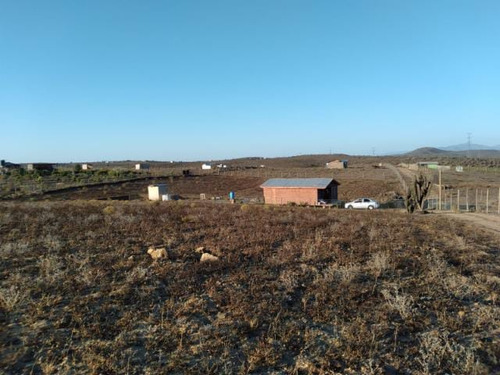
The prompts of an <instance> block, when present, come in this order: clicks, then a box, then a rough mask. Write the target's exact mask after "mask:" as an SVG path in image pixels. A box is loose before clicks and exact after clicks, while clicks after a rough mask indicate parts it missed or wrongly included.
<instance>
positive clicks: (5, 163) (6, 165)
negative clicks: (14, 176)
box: [0, 160, 21, 171]
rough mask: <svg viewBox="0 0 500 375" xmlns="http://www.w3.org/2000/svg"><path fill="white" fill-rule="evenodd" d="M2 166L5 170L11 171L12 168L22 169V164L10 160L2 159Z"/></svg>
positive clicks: (0, 164)
mask: <svg viewBox="0 0 500 375" xmlns="http://www.w3.org/2000/svg"><path fill="white" fill-rule="evenodd" d="M0 167H1V169H2V170H4V171H9V170H11V169H20V168H21V165H20V164H15V163H11V162H8V161H5V160H0Z"/></svg>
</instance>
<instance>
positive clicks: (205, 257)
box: [200, 253, 219, 262]
mask: <svg viewBox="0 0 500 375" xmlns="http://www.w3.org/2000/svg"><path fill="white" fill-rule="evenodd" d="M217 260H219V258H218V257H216V256H215V255H212V254H209V253H203V254H201V258H200V262H214V261H217Z"/></svg>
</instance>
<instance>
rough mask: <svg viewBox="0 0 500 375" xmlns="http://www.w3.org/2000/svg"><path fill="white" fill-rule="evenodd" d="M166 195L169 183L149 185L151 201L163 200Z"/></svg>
mask: <svg viewBox="0 0 500 375" xmlns="http://www.w3.org/2000/svg"><path fill="white" fill-rule="evenodd" d="M164 195H167V184H156V185H149V186H148V198H149V200H150V201H161V200H163V196H164Z"/></svg>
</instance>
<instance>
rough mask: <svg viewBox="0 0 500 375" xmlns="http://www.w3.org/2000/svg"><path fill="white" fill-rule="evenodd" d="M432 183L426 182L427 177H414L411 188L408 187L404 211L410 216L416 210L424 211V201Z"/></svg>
mask: <svg viewBox="0 0 500 375" xmlns="http://www.w3.org/2000/svg"><path fill="white" fill-rule="evenodd" d="M431 186H432V182H431V181H428V180H427V177H425V176H423V175H422V174H421V175H419V176H418V177H415V180H414V181H413V186H411V187H409V188H408V190H407V192H406V198H405V205H406V210H407V211H408V212H409V213H410V214H412V213H413V212H415V210H416V209H418V210H420V211H423V210H424V200H425V198H426V197H427V195H428V194H429V192H430V191H431Z"/></svg>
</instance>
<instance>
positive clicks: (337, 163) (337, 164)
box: [326, 160, 347, 169]
mask: <svg viewBox="0 0 500 375" xmlns="http://www.w3.org/2000/svg"><path fill="white" fill-rule="evenodd" d="M326 167H327V168H328V169H345V168H347V160H332V161H330V162H328V163H326Z"/></svg>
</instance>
